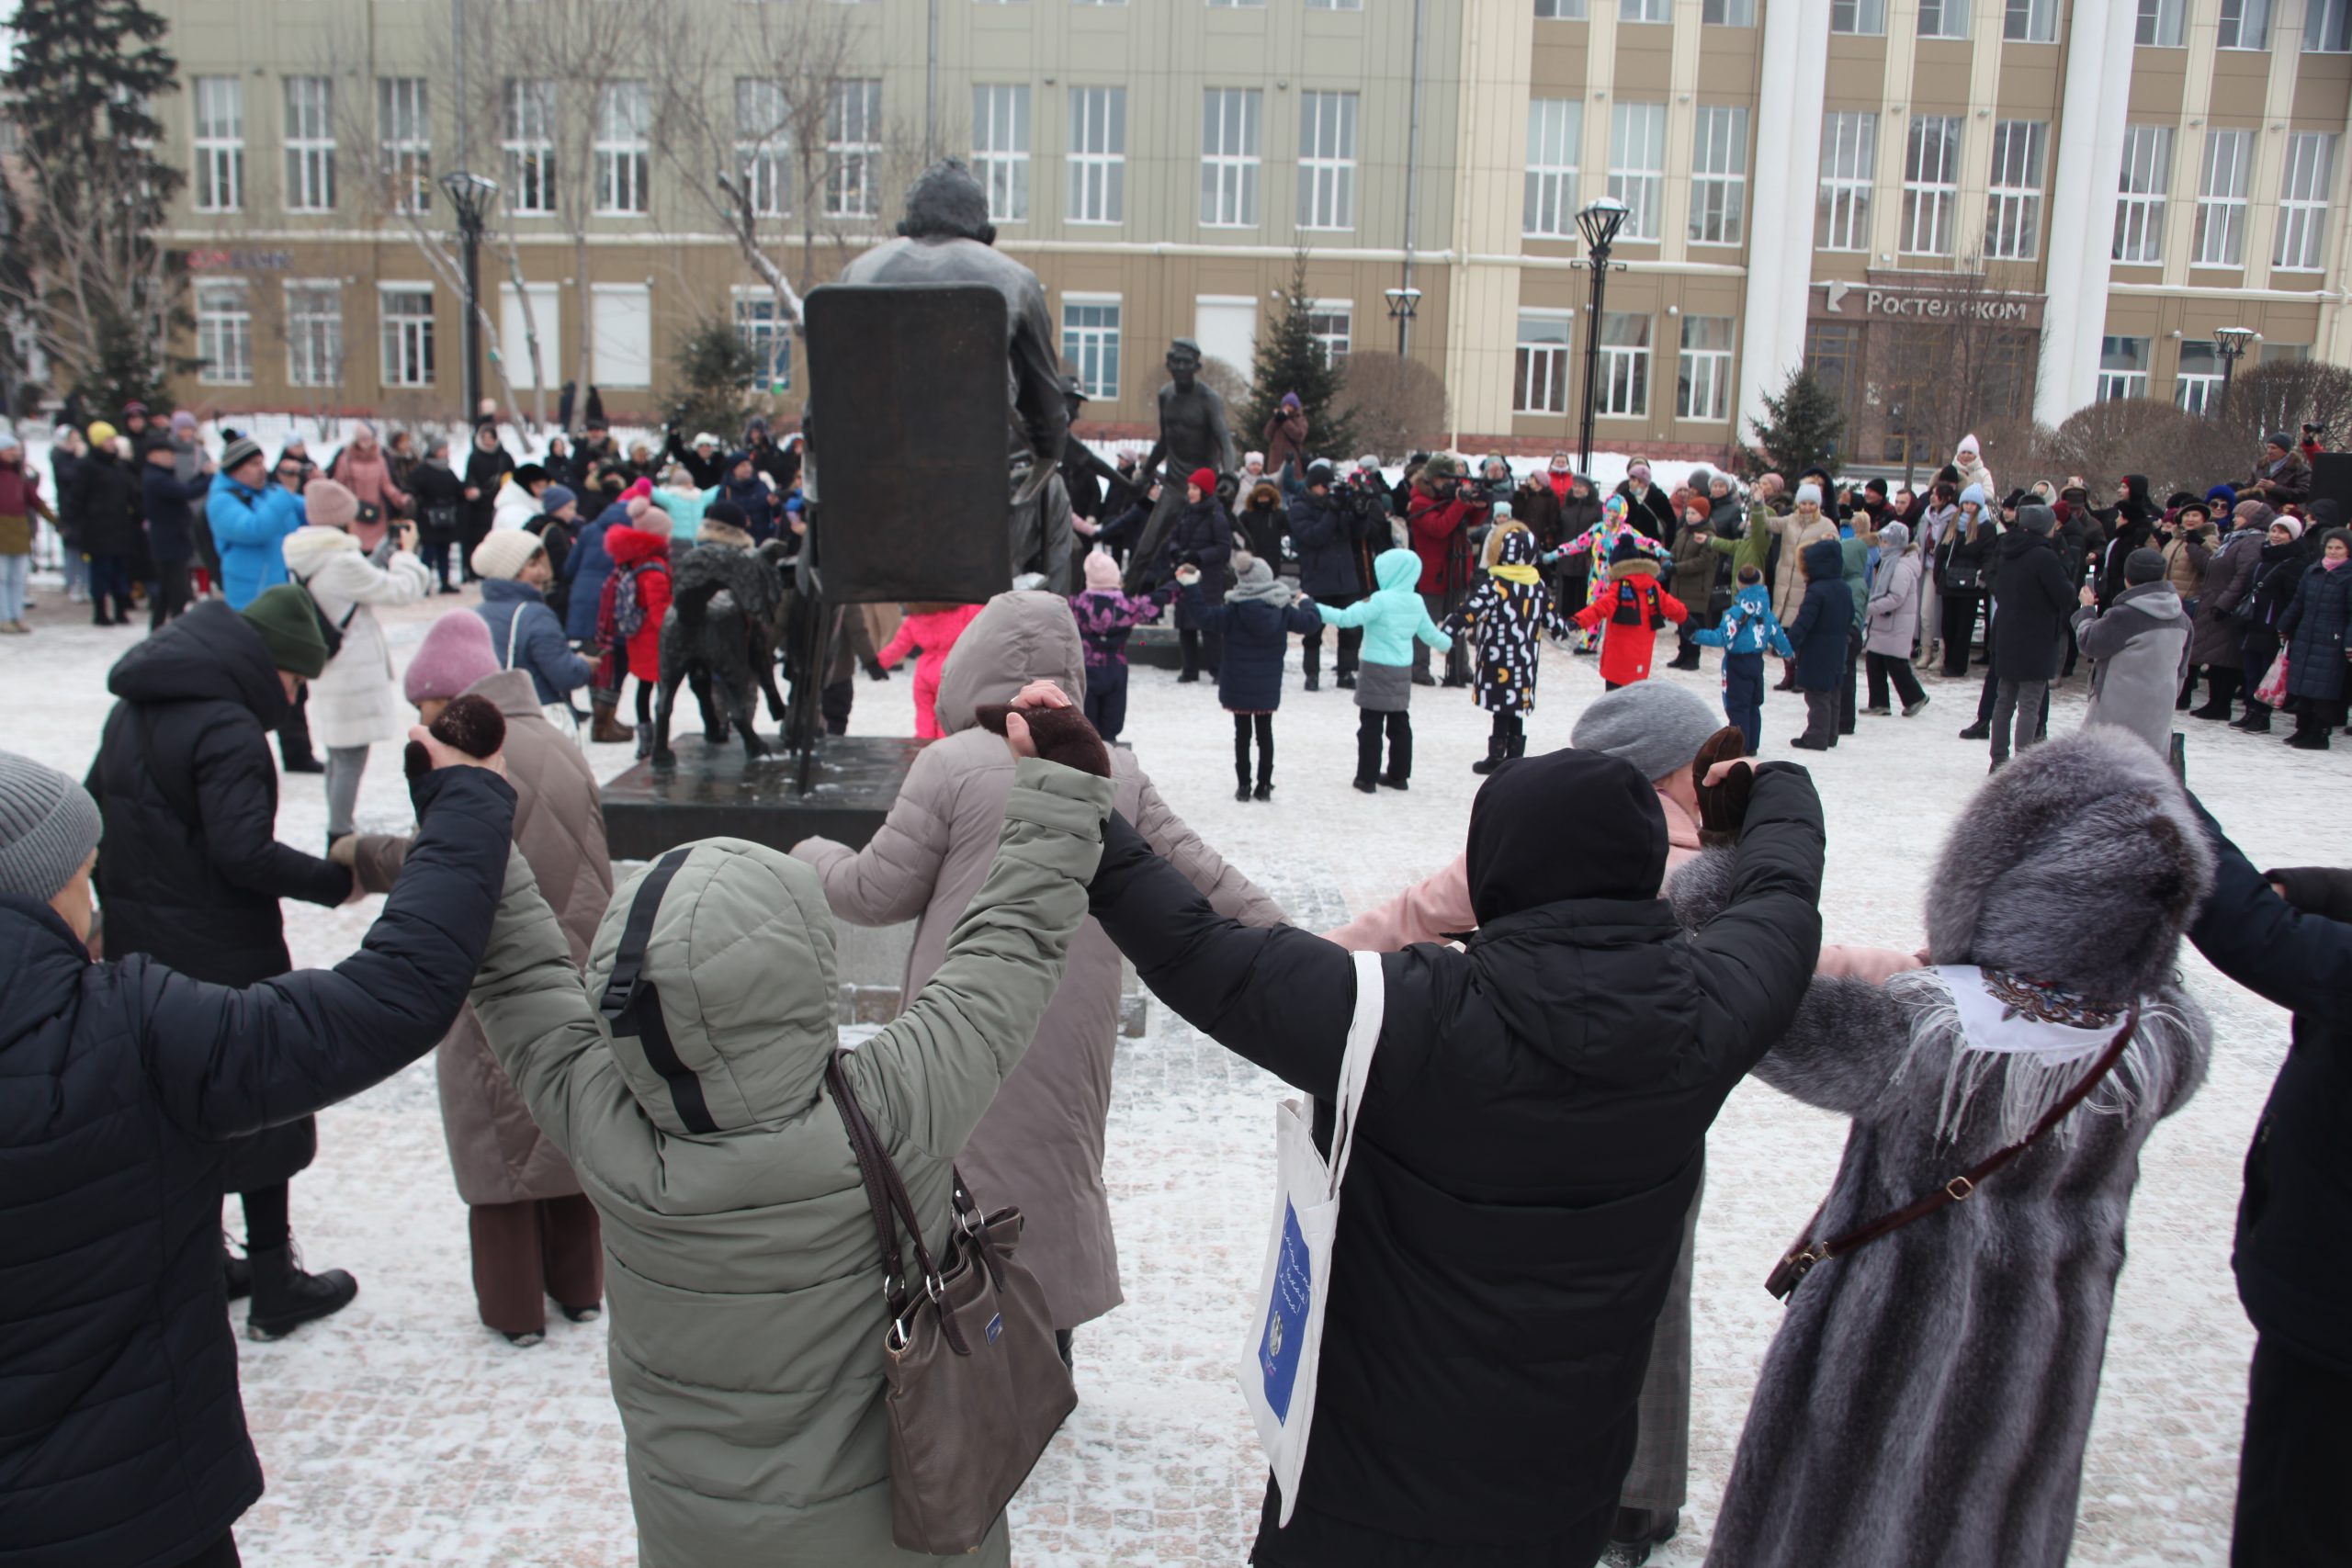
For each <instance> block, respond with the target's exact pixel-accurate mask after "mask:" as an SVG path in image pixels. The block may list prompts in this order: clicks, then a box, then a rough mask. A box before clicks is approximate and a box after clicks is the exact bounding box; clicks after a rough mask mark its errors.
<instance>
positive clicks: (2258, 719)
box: [2230, 700, 2270, 735]
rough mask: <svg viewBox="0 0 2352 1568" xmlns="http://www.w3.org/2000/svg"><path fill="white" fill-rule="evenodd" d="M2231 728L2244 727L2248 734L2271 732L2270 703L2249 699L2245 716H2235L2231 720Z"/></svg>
mask: <svg viewBox="0 0 2352 1568" xmlns="http://www.w3.org/2000/svg"><path fill="white" fill-rule="evenodd" d="M2230 728H2232V729H2243V730H2245V732H2246V733H2247V734H2248V735H2267V734H2269V733H2270V705H2269V704H2268V703H2257V702H2253V701H2251V700H2249V701H2248V702H2247V703H2246V705H2245V717H2244V718H2233V719H2232V720H2230Z"/></svg>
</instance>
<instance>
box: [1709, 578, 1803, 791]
mask: <svg viewBox="0 0 2352 1568" xmlns="http://www.w3.org/2000/svg"><path fill="white" fill-rule="evenodd" d="M1691 640H1692V641H1694V642H1696V643H1698V644H1700V645H1701V646H1702V647H1705V648H1720V649H1723V650H1724V717H1725V718H1728V719H1730V720H1731V721H1732V722H1733V723H1734V724H1736V725H1737V726H1739V732H1740V733H1741V734H1742V735H1745V736H1746V737H1747V754H1748V755H1749V756H1751V757H1753V756H1754V755H1756V753H1757V750H1758V748H1759V747H1761V746H1762V745H1763V743H1764V655H1765V654H1766V652H1768V651H1770V652H1771V653H1775V654H1778V655H1779V656H1780V657H1781V658H1782V659H1794V658H1795V657H1796V656H1797V655H1796V649H1793V648H1792V647H1790V646H1789V634H1788V633H1787V632H1785V631H1783V630H1781V621H1780V617H1779V616H1777V615H1773V614H1772V592H1771V590H1770V589H1769V588H1766V587H1765V586H1764V574H1763V573H1762V572H1761V571H1758V570H1757V569H1756V568H1754V567H1752V566H1744V567H1741V568H1740V569H1739V592H1738V595H1737V596H1736V597H1735V598H1734V599H1733V600H1732V602H1731V608H1730V609H1728V610H1725V611H1724V624H1723V625H1722V626H1717V627H1716V628H1715V629H1714V630H1713V631H1705V630H1702V631H1700V632H1698V633H1697V634H1696V635H1694V636H1693V637H1692V638H1691Z"/></svg>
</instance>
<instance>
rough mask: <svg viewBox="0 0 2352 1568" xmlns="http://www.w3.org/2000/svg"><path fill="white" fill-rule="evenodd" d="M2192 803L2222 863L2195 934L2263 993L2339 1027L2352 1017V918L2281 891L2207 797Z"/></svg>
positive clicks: (2203, 947) (2221, 965) (2219, 962)
mask: <svg viewBox="0 0 2352 1568" xmlns="http://www.w3.org/2000/svg"><path fill="white" fill-rule="evenodd" d="M2189 804H2190V805H2191V806H2193V807H2196V810H2197V815H2198V816H2199V818H2201V819H2202V820H2203V822H2204V823H2205V829H2206V835H2207V837H2208V838H2209V839H2210V840H2211V842H2212V845H2213V852H2214V855H2215V857H2216V864H2215V865H2214V868H2213V891H2212V892H2211V894H2209V895H2207V897H2206V899H2205V907H2204V908H2202V909H2201V910H2199V912H2198V916H2197V923H2196V924H2195V925H2193V926H2191V927H2189V929H2188V940H2189V941H2191V942H2195V943H2196V944H2197V951H2198V952H2199V953H2203V954H2204V955H2205V956H2206V958H2207V960H2208V961H2210V962H2211V964H2212V965H2213V967H2214V968H2216V969H2219V970H2220V971H2221V972H2222V974H2224V975H2227V976H2229V977H2230V978H2231V979H2233V980H2235V981H2236V982H2237V983H2238V984H2239V985H2241V986H2244V987H2245V988H2246V989H2247V990H2249V991H2252V992H2254V993H2255V995H2256V996H2258V997H2261V998H2264V999H2266V1000H2268V1001H2272V1002H2276V1003H2278V1005H2279V1006H2280V1007H2282V1008H2285V1009H2287V1010H2289V1011H2290V1012H2293V1013H2296V1014H2298V1015H2299V1016H2301V1017H2306V1018H2312V1019H2315V1020H2318V1021H2321V1022H2324V1023H2325V1024H2327V1025H2329V1026H2330V1027H2332V1028H2335V1029H2341V1028H2342V1027H2343V1026H2344V1025H2345V1023H2346V1022H2347V1021H2352V925H2347V924H2346V923H2345V922H2344V921H2341V920H2333V919H2328V918H2327V917H2326V916H2324V915H2314V914H2310V913H2306V912H2305V911H2304V910H2302V909H2299V908H2296V907H2295V906H2294V905H2292V904H2290V903H2289V902H2288V901H2287V900H2286V899H2284V898H2281V897H2278V894H2277V893H2275V892H2273V891H2272V890H2271V886H2270V883H2269V881H2268V880H2267V878H2266V877H2264V876H2263V874H2261V873H2260V872H2258V871H2256V869H2255V868H2254V863H2253V862H2251V861H2249V860H2247V859H2246V858H2245V852H2243V851H2241V850H2240V849H2239V848H2238V847H2237V846H2236V845H2235V844H2233V843H2232V842H2231V841H2230V839H2229V835H2228V834H2226V833H2224V832H2222V825H2221V823H2219V822H2217V821H2216V820H2214V818H2213V815H2212V813H2211V812H2210V811H2207V810H2206V809H2205V806H2204V803H2203V802H2202V801H2199V799H2197V797H2196V796H2194V795H2191V796H2190V797H2189Z"/></svg>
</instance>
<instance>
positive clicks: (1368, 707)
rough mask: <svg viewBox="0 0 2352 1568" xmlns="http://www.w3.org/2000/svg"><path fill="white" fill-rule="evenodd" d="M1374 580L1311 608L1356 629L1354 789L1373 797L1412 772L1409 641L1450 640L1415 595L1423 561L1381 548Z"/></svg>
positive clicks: (1328, 621) (1435, 645)
mask: <svg viewBox="0 0 2352 1568" xmlns="http://www.w3.org/2000/svg"><path fill="white" fill-rule="evenodd" d="M1372 578H1373V581H1374V583H1375V584H1376V585H1377V586H1376V587H1374V590H1373V591H1372V592H1370V593H1369V594H1366V595H1365V596H1364V597H1363V598H1362V599H1359V600H1357V601H1356V602H1355V603H1354V604H1349V605H1345V606H1343V607H1338V608H1335V607H1333V606H1332V605H1329V604H1317V606H1315V610H1316V614H1317V615H1320V616H1322V617H1323V624H1324V625H1325V626H1362V627H1363V663H1362V664H1361V665H1360V666H1358V668H1357V671H1356V707H1357V708H1358V709H1359V710H1360V716H1359V717H1358V719H1357V723H1356V779H1355V785H1356V788H1357V789H1358V790H1360V791H1362V792H1363V794H1365V795H1373V794H1376V793H1377V792H1378V790H1379V788H1380V786H1381V785H1382V784H1386V785H1387V786H1388V787H1389V788H1390V789H1403V788H1404V787H1405V786H1406V784H1407V782H1408V780H1410V779H1411V777H1412V773H1413V716H1412V714H1411V712H1410V711H1409V709H1410V706H1411V704H1412V700H1413V643H1414V640H1415V639H1416V638H1419V640H1420V641H1422V642H1425V643H1427V644H1429V646H1430V648H1431V649H1435V650H1436V651H1438V652H1440V653H1443V652H1445V651H1447V650H1448V649H1452V648H1453V638H1452V637H1448V636H1446V635H1445V632H1444V629H1443V628H1442V627H1441V626H1439V625H1438V624H1437V623H1436V622H1435V621H1433V620H1431V619H1430V613H1429V608H1428V606H1427V605H1425V604H1423V603H1422V602H1421V596H1420V594H1419V592H1415V589H1416V586H1417V585H1418V584H1419V581H1420V580H1421V558H1420V557H1419V556H1418V555H1415V554H1414V553H1413V552H1412V551H1411V550H1408V549H1393V550H1383V551H1381V552H1380V554H1379V555H1377V556H1375V557H1374V558H1373V562H1372ZM1384 728H1385V730H1386V731H1387V740H1388V771H1387V772H1386V773H1382V772H1381V771H1380V743H1381V732H1382V730H1383V729H1384Z"/></svg>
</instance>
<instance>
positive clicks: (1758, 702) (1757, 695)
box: [1724, 653, 1764, 756]
mask: <svg viewBox="0 0 2352 1568" xmlns="http://www.w3.org/2000/svg"><path fill="white" fill-rule="evenodd" d="M1724 717H1725V718H1727V719H1729V720H1731V722H1732V723H1734V724H1736V725H1737V726H1739V732H1740V733H1741V734H1742V735H1745V736H1746V737H1747V750H1748V754H1749V755H1750V756H1753V755H1755V754H1756V753H1757V752H1758V751H1760V750H1763V749H1764V656H1763V655H1762V654H1760V653H1726V654H1724Z"/></svg>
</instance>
